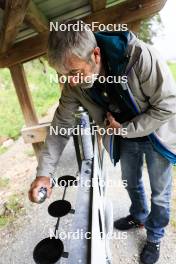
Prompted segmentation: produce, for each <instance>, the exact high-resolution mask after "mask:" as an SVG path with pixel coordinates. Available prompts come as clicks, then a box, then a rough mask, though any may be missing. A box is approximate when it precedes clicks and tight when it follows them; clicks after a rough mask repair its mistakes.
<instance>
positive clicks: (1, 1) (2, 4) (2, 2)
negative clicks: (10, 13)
mask: <svg viewBox="0 0 176 264" xmlns="http://www.w3.org/2000/svg"><path fill="white" fill-rule="evenodd" d="M0 8H1V9H5V0H0Z"/></svg>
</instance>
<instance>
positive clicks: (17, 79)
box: [9, 64, 43, 159]
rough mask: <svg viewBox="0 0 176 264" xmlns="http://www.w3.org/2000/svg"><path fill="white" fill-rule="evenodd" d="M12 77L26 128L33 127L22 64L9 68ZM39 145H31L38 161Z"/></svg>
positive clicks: (34, 120) (33, 115)
mask: <svg viewBox="0 0 176 264" xmlns="http://www.w3.org/2000/svg"><path fill="white" fill-rule="evenodd" d="M9 69H10V73H11V76H12V80H13V83H14V86H15V89H16V93H17V96H18V100H19V103H20V106H21V110H22V112H23V116H24V119H25V123H26V126H27V127H29V126H34V125H37V124H38V119H37V115H36V112H35V109H34V105H33V102H32V97H31V93H30V90H29V86H28V83H27V79H26V75H25V71H24V67H23V65H22V64H16V65H14V66H12V67H10V68H9ZM42 144H43V143H42V142H41V143H34V144H32V146H33V148H34V151H35V154H36V157H37V159H38V157H39V152H40V150H41V146H42Z"/></svg>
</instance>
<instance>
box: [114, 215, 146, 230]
mask: <svg viewBox="0 0 176 264" xmlns="http://www.w3.org/2000/svg"><path fill="white" fill-rule="evenodd" d="M114 227H115V228H117V229H119V230H129V229H131V228H140V227H144V225H143V224H142V223H140V221H138V220H136V219H134V217H133V216H132V215H128V216H127V217H124V218H121V219H119V220H116V221H115V222H114Z"/></svg>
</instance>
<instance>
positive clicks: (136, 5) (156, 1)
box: [83, 0, 167, 25]
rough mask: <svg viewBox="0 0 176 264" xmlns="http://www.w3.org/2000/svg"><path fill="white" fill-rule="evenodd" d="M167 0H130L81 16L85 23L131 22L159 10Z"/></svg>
mask: <svg viewBox="0 0 176 264" xmlns="http://www.w3.org/2000/svg"><path fill="white" fill-rule="evenodd" d="M166 1H167V0H140V1H136V0H131V1H127V2H123V3H121V4H117V5H114V6H111V7H109V8H106V9H103V10H100V11H98V12H95V13H93V14H90V15H88V16H86V17H85V18H83V20H84V21H85V22H87V23H90V22H91V21H99V22H100V23H104V24H105V25H106V24H108V23H114V24H115V23H131V22H134V21H137V20H143V19H145V18H148V17H150V16H152V15H153V14H155V13H157V12H159V11H160V10H161V9H162V8H163V6H164V5H165V3H166Z"/></svg>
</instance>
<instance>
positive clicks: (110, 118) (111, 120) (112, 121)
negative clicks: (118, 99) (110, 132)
mask: <svg viewBox="0 0 176 264" xmlns="http://www.w3.org/2000/svg"><path fill="white" fill-rule="evenodd" d="M107 121H108V122H107V126H106V128H107V129H108V128H114V129H119V128H122V125H121V124H120V123H119V122H117V121H116V120H115V118H114V117H113V116H112V115H111V113H110V112H107Z"/></svg>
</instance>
